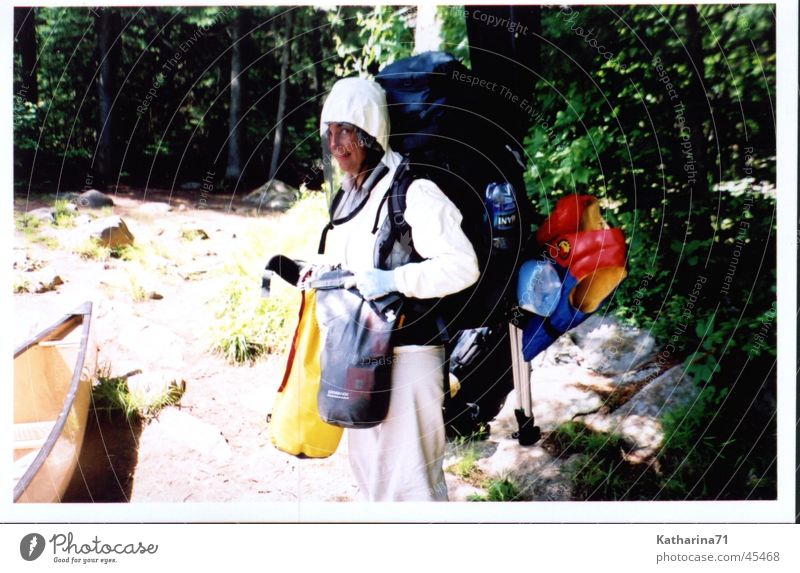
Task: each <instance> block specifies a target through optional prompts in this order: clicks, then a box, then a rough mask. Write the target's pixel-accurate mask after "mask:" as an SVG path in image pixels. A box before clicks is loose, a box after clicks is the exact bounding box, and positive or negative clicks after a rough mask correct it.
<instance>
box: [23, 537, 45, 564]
mask: <svg viewBox="0 0 800 573" xmlns="http://www.w3.org/2000/svg"><path fill="white" fill-rule="evenodd" d="M42 552H44V537H42V536H41V535H39V534H38V533H29V534H28V535H26V536H25V537H23V538H22V541H20V542H19V554H20V555H21V556H22V558H23V559H24V560H25V561H36V560H37V559H38V558H39V557H40V556H41V555H42Z"/></svg>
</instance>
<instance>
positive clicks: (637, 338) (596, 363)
mask: <svg viewBox="0 0 800 573" xmlns="http://www.w3.org/2000/svg"><path fill="white" fill-rule="evenodd" d="M569 337H570V338H571V339H572V340H573V341H574V342H575V344H576V345H577V346H578V347H580V351H581V354H580V358H579V362H580V364H581V365H582V366H583V367H584V368H588V369H590V370H593V371H595V372H598V373H600V374H606V375H614V374H622V373H624V372H629V371H631V370H636V369H637V368H639V367H640V366H642V365H643V364H645V363H646V362H648V361H649V360H651V359H652V355H653V350H654V347H655V338H654V337H653V336H652V335H650V334H649V333H647V332H643V331H641V330H638V329H636V328H631V327H623V326H621V325H620V324H619V323H618V322H617V320H616V319H615V318H614V317H611V316H600V315H594V316H592V317H590V318H589V319H587V320H586V322H584V323H583V324H582V325H580V326H579V327H577V328H575V329H574V330H572V331H571V332H570V333H569Z"/></svg>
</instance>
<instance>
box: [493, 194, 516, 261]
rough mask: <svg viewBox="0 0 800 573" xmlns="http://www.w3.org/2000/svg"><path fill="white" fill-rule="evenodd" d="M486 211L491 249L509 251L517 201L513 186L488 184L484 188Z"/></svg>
mask: <svg viewBox="0 0 800 573" xmlns="http://www.w3.org/2000/svg"><path fill="white" fill-rule="evenodd" d="M485 202H486V210H487V216H488V217H489V223H490V224H491V226H492V248H493V249H497V250H499V251H510V250H512V249H513V248H514V246H515V242H514V241H512V239H513V237H514V234H515V232H516V233H518V232H519V230H518V229H517V226H518V222H517V199H516V195H515V193H514V186H513V185H512V184H511V183H509V182H507V181H504V182H503V183H489V185H487V186H486V198H485Z"/></svg>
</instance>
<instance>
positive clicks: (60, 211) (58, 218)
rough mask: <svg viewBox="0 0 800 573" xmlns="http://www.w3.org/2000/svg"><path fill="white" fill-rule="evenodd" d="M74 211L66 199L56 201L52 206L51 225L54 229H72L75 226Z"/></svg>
mask: <svg viewBox="0 0 800 573" xmlns="http://www.w3.org/2000/svg"><path fill="white" fill-rule="evenodd" d="M76 214H77V213H76V211H75V210H74V208H73V207H72V204H71V203H70V202H69V201H68V200H66V199H57V200H56V202H55V204H54V206H53V219H54V222H53V225H54V226H55V227H61V228H64V227H72V226H74V225H75V215H76Z"/></svg>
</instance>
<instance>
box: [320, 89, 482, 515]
mask: <svg viewBox="0 0 800 573" xmlns="http://www.w3.org/2000/svg"><path fill="white" fill-rule="evenodd" d="M320 123H321V125H320V134H321V136H322V139H323V142H325V144H326V146H327V149H328V150H329V152H330V154H331V155H332V156H333V157H334V158H335V160H336V162H337V164H338V166H339V168H340V169H341V170H342V171H343V172H344V180H343V184H342V189H341V190H340V191H339V193H338V194H337V197H336V198H335V200H334V203H333V209H332V224H331V225H329V226H328V228H327V229H326V231H325V234H324V238H323V242H324V247H323V249H324V254H323V262H324V263H325V264H340V265H342V267H343V268H345V269H348V270H350V271H352V272H353V273H354V274H355V281H356V286H357V288H358V290H359V291H360V293H361V294H362V296H363V297H364V298H366V299H368V300H371V299H374V298H378V297H381V296H383V295H386V294H388V293H391V292H399V293H401V294H402V295H404V296H405V297H407V298H416V299H431V298H433V299H435V298H440V297H443V296H446V295H449V294H452V293H456V292H459V291H461V290H463V289H465V288H467V287H468V286H470V285H471V284H473V283H474V282H475V281H476V280H477V279H478V272H479V271H478V261H477V258H476V256H475V251H474V250H473V248H472V245H471V244H470V242H469V240H468V239H467V237H466V236H465V235H464V233H463V231H462V230H461V213H460V212H459V211H458V209H457V208H456V206H455V205H453V203H452V202H451V201H450V200H449V199H448V198H447V197H446V196H445V195H444V194H443V193H442V191H441V190H440V189H439V188H438V187H437V186H436V185H435V184H434V183H433V182H432V181H430V180H427V179H418V180H416V181H414V182H413V183H411V185H410V186H409V188H408V191H407V195H406V201H407V206H406V211H405V218H406V221H407V222H408V224H409V225H410V227H411V233H412V238H413V245H414V249H415V250H416V252H417V253H418V254H419V255H420V256H421V257H422V259H423V260H421V261H420V262H414V263H409V264H406V265H403V266H400V267H397V268H395V269H392V270H380V269H376V268H374V266H373V260H374V256H373V255H374V249H375V240H376V230H377V229H379V228H380V227H381V226H382V225H384V224H387V223H388V222H387V221H386V211H387V206H386V204H385V202H384V201H382V199H383V197H384V195H385V193H386V191H387V190H388V189H389V186H390V184H391V182H392V180H393V178H394V176H395V172H396V170H397V167H398V165H399V164H400V163H401V161H402V159H403V157H402V156H401V155H400V154H399V153H396V152H394V151H392V150H391V149H390V147H389V116H388V113H387V109H386V97H385V94H384V92H383V90H382V88H381V87H380V86H379V85H378V84H376V83H375V82H372V81H370V80H366V79H361V78H346V79H343V80H340V81H338V82H337V83H336V84H335V85H334V86H333V89H332V90H331V92H330V94H329V95H328V98H327V99H326V101H325V105H324V106H323V109H322V117H321V122H320ZM418 326H419V325H418ZM431 332H435V331H434V330H431V329H425V328H419V327H417V328H414V329H413V330H412V329H404V330H401V331H400V333H399V336H398V342H397V344H396V346H395V350H394V357H393V363H392V364H393V366H392V395H391V401H390V406H389V413H388V415H387V417H386V420H385V421H384V422H383V423H381V424H380V425H379V426H376V427H374V428H369V429H356V430H348V452H349V454H348V455H349V458H350V465H351V467H352V470H353V474H354V476H355V479H356V482H357V483H358V487H359V493H360V495H361V496H362V497H363V498H364V499H366V500H369V501H446V500H447V485H446V483H445V479H444V471H443V468H442V460H443V458H444V449H445V433H444V424H443V420H442V401H443V399H444V389H443V388H444V385H443V362H444V351H443V348H442V346H441V344H440V341H436V340H435V338H433V337H432V336H431Z"/></svg>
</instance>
